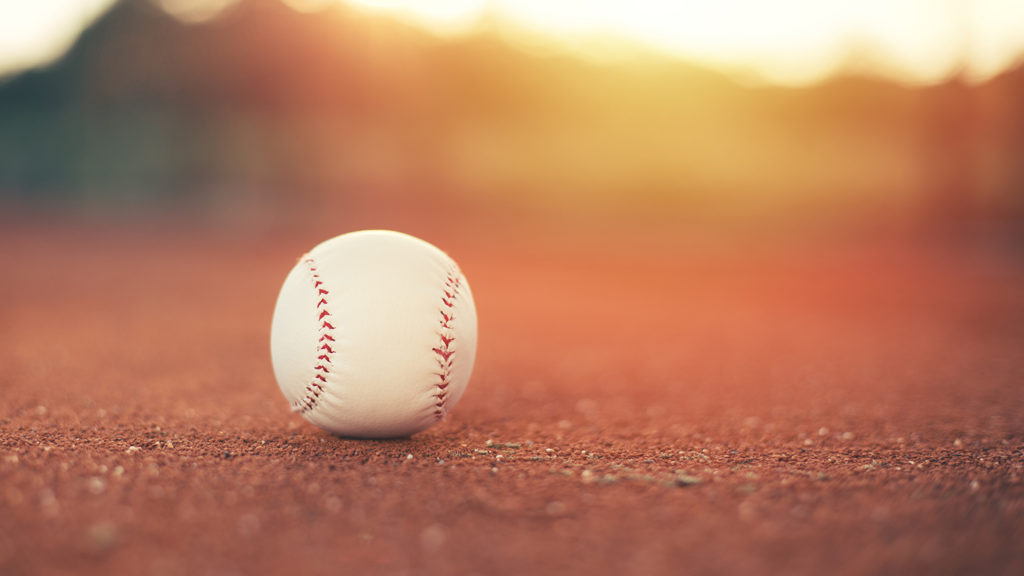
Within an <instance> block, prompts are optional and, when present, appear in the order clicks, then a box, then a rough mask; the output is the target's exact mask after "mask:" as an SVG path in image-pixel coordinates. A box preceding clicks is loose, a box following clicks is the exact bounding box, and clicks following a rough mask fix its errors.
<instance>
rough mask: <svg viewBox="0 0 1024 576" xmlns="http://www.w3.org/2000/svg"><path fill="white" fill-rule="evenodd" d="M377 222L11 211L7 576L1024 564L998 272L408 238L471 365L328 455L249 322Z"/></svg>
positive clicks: (1014, 375) (968, 254) (672, 246)
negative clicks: (452, 306)
mask: <svg viewBox="0 0 1024 576" xmlns="http://www.w3.org/2000/svg"><path fill="white" fill-rule="evenodd" d="M377 224H378V223H376V222H366V223H363V222H351V223H348V224H346V225H344V226H339V225H337V224H335V225H333V226H332V225H318V226H315V227H312V228H304V229H302V230H301V231H296V230H293V229H290V228H289V227H284V226H277V227H266V226H264V227H258V226H248V227H246V226H243V227H235V228H231V229H228V230H224V229H220V230H215V229H213V228H212V227H208V226H195V227H188V226H185V225H184V224H167V223H155V224H152V225H140V224H136V225H132V226H125V225H110V224H105V223H94V224H82V223H77V224H72V223H64V224H55V223H32V222H31V221H29V222H21V223H16V222H13V221H10V220H9V221H7V222H6V223H5V225H4V227H3V231H2V232H0V246H2V248H0V250H2V254H3V258H2V263H3V271H2V282H0V296H2V298H0V366H2V367H3V370H2V372H0V391H2V394H0V574H4V575H20V574H48V575H49V574H157V575H160V574H190V575H205V574H260V573H268V574H366V573H379V574H481V575H485V574H555V573H578V574H912V573H916V574H1007V575H1009V574H1022V573H1024V546H1022V545H1021V543H1022V542H1024V486H1022V483H1021V476H1022V474H1024V470H1022V465H1024V447H1022V446H1024V418H1022V416H1021V415H1022V414H1024V386H1022V383H1024V265H1022V260H1021V259H1020V258H1019V256H1014V255H1012V254H1000V253H999V252H997V251H993V250H989V249H981V248H978V247H971V248H967V247H963V246H961V247H958V248H955V249H954V248H953V247H951V246H950V245H943V244H938V243H897V242H891V243H882V242H877V241H876V242H873V243H872V244H870V245H868V244H867V243H864V242H860V243H841V242H839V241H837V240H836V239H835V238H833V239H832V241H831V242H829V243H828V245H827V246H826V245H822V244H813V243H811V242H804V243H781V242H776V243H773V244H771V245H766V244H763V243H761V244H759V243H755V242H753V241H750V240H749V239H748V240H747V241H739V240H735V241H729V242H725V241H720V240H718V241H711V240H707V239H701V238H696V237H691V238H687V239H684V238H681V237H677V236H673V235H671V234H661V235H659V234H657V233H654V232H648V233H645V234H644V235H643V236H639V235H636V234H629V233H627V232H623V231H620V230H603V231H596V230H590V231H587V232H584V231H580V230H577V231H570V232H564V231H563V232H561V233H558V234H554V233H545V232H543V231H540V230H531V231H529V233H527V231H526V230H524V229H521V228H520V229H517V228H515V227H506V228H500V229H491V230H486V231H485V230H484V229H483V227H476V228H470V227H465V228H464V229H458V230H447V231H445V232H443V233H441V232H438V231H437V230H431V229H430V228H429V227H427V225H423V226H419V227H418V226H416V225H413V226H409V227H406V228H404V230H405V231H407V232H410V233H413V234H416V235H419V236H421V237H424V238H425V239H427V240H430V241H432V242H434V243H435V244H437V245H439V246H440V247H442V248H443V249H445V250H447V251H448V252H449V253H450V254H451V255H452V256H453V257H454V258H455V259H456V260H458V261H459V263H460V265H461V267H462V269H463V270H464V271H465V272H466V275H467V277H468V278H469V281H470V283H471V285H472V288H473V291H474V294H475V297H476V300H477V305H478V310H479V316H480V341H479V343H480V348H479V356H478V362H477V368H476V371H475V373H474V377H473V380H472V381H471V382H470V385H469V388H468V390H467V392H466V395H465V397H464V398H463V400H462V402H461V403H460V404H459V405H458V406H457V407H456V408H455V409H454V411H453V413H452V415H451V418H450V419H449V420H448V421H447V422H445V423H443V424H441V425H439V426H436V427H434V428H432V429H430V430H428V431H426V432H424V433H422V434H419V435H416V436H414V437H412V438H411V439H405V440H391V441H355V440H346V439H340V438H335V437H332V436H330V435H328V434H326V433H324V432H322V431H320V430H318V429H317V428H315V427H313V426H311V425H309V424H308V423H306V422H305V421H304V420H302V419H301V417H299V416H296V415H294V414H292V413H290V412H289V410H288V406H287V404H286V402H285V401H284V399H283V396H282V395H281V394H280V392H279V391H278V389H277V386H276V383H275V382H274V379H273V374H272V372H271V367H270V360H269V344H268V338H269V335H268V334H269V326H270V316H271V312H272V309H273V304H274V299H275V297H276V294H277V290H278V288H279V287H280V284H281V282H282V281H283V279H284V275H285V274H286V273H287V271H288V269H289V268H290V267H291V266H292V264H293V263H294V262H295V259H296V258H297V257H298V256H300V255H301V254H302V253H303V251H304V250H306V249H308V248H310V247H311V246H313V245H314V244H315V243H317V242H319V241H320V240H323V239H325V238H327V237H329V236H332V235H334V234H338V233H341V232H345V231H349V230H351V229H354V228H356V227H364V226H366V225H377ZM485 232H486V233H485Z"/></svg>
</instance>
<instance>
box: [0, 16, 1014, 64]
mask: <svg viewBox="0 0 1024 576" xmlns="http://www.w3.org/2000/svg"><path fill="white" fill-rule="evenodd" d="M133 1H134V0H133ZM139 1H143V0H139ZM145 1H153V2H155V3H156V4H157V5H159V6H161V7H163V8H164V9H165V10H166V11H167V12H168V13H170V14H173V15H174V16H176V17H178V18H179V19H181V20H183V21H186V22H203V21H206V20H209V19H211V18H213V17H215V16H216V15H218V14H220V13H222V12H223V11H224V9H225V8H227V7H229V6H232V5H235V4H236V3H237V2H238V1H239V0H145ZM282 1H283V2H285V3H286V4H288V5H290V6H292V7H293V8H295V9H296V10H300V11H303V12H316V11H319V10H322V9H324V8H327V7H330V6H336V5H338V4H341V3H347V4H350V5H353V6H356V7H358V8H360V9H362V10H366V11H375V12H381V13H386V14H390V15H393V16H395V17H398V18H401V19H403V20H406V21H409V22H412V23H414V24H416V25H418V26H421V27H424V28H426V29H428V30H430V31H432V32H433V33H435V34H438V35H442V36H458V35H464V34H473V33H477V32H479V31H481V30H484V29H486V30H488V31H491V32H497V33H500V34H501V35H502V36H503V37H504V38H507V39H508V40H510V41H512V42H514V43H518V44H520V45H522V46H523V47H525V48H529V49H531V50H535V49H538V48H541V49H544V50H556V51H557V50H560V51H572V52H574V53H576V54H577V55H580V56H583V57H587V58H594V59H599V60H600V59H607V58H614V59H621V58H624V57H625V58H629V57H633V56H634V55H636V54H638V53H643V52H650V51H654V52H658V53H662V54H667V55H671V56H676V57H680V58H684V59H688V60H692V61H695V62H698V63H702V64H705V65H708V66H712V67H716V68H719V69H722V70H725V71H730V72H735V73H741V74H743V75H745V76H747V77H750V76H751V75H753V76H754V77H760V78H763V79H766V80H769V81H774V82H781V83H787V84H807V83H812V82H815V81H817V80H820V79H822V78H824V77H827V76H828V75H830V74H833V73H836V72H837V71H850V70H854V71H858V72H866V73H873V74H881V75H886V76H889V77H893V78H897V79H900V80H903V81H907V82H915V83H918V82H923V83H930V82H940V81H942V80H944V79H946V78H949V77H950V76H951V75H953V74H956V73H961V72H962V73H963V74H965V75H966V77H967V78H968V79H971V80H976V81H981V80H985V79H987V78H990V77H992V76H994V75H996V74H998V73H1000V72H1002V71H1004V70H1006V69H1007V68H1009V67H1011V66H1014V65H1016V64H1017V63H1019V62H1021V59H1022V55H1024V1H1021V0H860V1H859V2H848V1H846V0H818V1H811V0H718V1H717V2H697V1H693V0H673V1H664V0H590V1H584V0H431V1H423V0H282ZM113 2H114V0H46V1H40V2H13V1H11V2H0V74H2V73H5V72H10V71H15V70H17V69H20V68H25V67H29V66H32V65H38V64H39V63H43V62H46V61H49V60H52V59H53V58H56V57H57V56H59V54H60V53H61V52H62V51H63V50H64V49H66V48H67V46H68V45H69V44H70V43H71V42H72V41H73V40H74V38H75V37H76V36H77V34H78V33H79V32H80V31H81V29H82V27H83V26H85V25H86V24H87V23H88V22H89V21H90V20H91V19H93V18H95V17H96V16H97V15H98V14H99V13H101V12H102V10H104V9H106V8H108V7H109V6H110V5H111V4H112V3H113Z"/></svg>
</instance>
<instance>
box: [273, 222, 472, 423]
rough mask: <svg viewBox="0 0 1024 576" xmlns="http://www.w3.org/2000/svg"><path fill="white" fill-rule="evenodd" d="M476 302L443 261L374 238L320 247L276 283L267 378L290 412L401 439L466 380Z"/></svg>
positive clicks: (418, 246)
mask: <svg viewBox="0 0 1024 576" xmlns="http://www.w3.org/2000/svg"><path fill="white" fill-rule="evenodd" d="M476 333H477V320H476V306H475V305H474V303H473V294H472V292H470V289H469V283H468V282H467V281H466V278H465V276H463V275H462V272H461V271H460V270H459V267H458V265H456V264H455V261H454V260H452V259H451V258H450V257H448V255H447V254H445V253H444V252H442V251H441V250H439V249H438V248H436V247H435V246H433V245H432V244H430V243H428V242H425V241H423V240H420V239H418V238H415V237H413V236H409V235H408V234H402V233H400V232H392V231H386V230H364V231H360V232H352V233H349V234H343V235H341V236H337V237H335V238H332V239H330V240H327V241H325V242H323V243H321V244H319V245H318V246H316V247H315V248H313V250H311V251H310V252H309V253H308V254H306V255H304V256H302V258H300V259H299V262H298V263H297V264H296V265H295V267H294V268H292V270H291V272H290V273H289V274H288V277H287V278H286V279H285V281H284V286H282V287H281V293H280V295H279V296H278V299H277V306H276V307H275V309H274V318H273V323H272V325H271V330H270V351H271V359H272V361H273V364H274V375H275V377H276V378H277V383H278V385H279V386H280V387H281V391H282V392H283V393H284V396H285V398H286V399H287V400H288V402H289V404H290V405H291V408H292V410H293V411H295V412H298V413H300V414H302V415H303V416H304V417H305V418H306V419H307V420H309V421H310V422H312V423H314V424H316V425H317V426H319V427H321V428H323V429H325V430H328V431H330V432H333V433H335V434H338V435H341V436H350V437H361V438H390V437H400V436H408V435H410V434H415V433H416V432H419V431H421V430H425V429H426V428H428V427H430V426H431V425H433V424H435V423H437V422H439V421H440V420H443V419H444V418H445V416H446V415H447V414H448V412H449V411H450V410H451V409H452V408H454V407H455V404H457V403H458V401H459V398H461V397H462V393H463V392H464V391H465V389H466V384H467V383H468V382H469V377H470V374H471V373H472V371H473V362H474V359H475V357H476Z"/></svg>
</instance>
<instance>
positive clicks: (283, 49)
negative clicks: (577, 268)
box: [0, 0, 1024, 243]
mask: <svg viewBox="0 0 1024 576" xmlns="http://www.w3.org/2000/svg"><path fill="white" fill-rule="evenodd" d="M706 4H707V3H703V2H650V1H642V0H633V1H609V2H577V1H564V2H551V1H517V2H513V1H505V0H444V1H437V2H413V1H401V0H395V1H387V0H358V1H357V0H348V1H342V0H39V1H37V2H18V1H14V0H0V74H2V79H0V208H6V210H7V211H8V212H9V213H13V212H15V211H17V212H21V211H24V210H29V211H32V210H35V209H39V208H43V209H45V210H53V209H60V210H62V211H66V212H72V213H75V212H78V211H92V212H101V213H115V214H121V213H125V214H139V213H140V212H143V213H145V212H167V211H169V210H170V211H175V212H177V211H183V212H185V213H189V214H199V213H202V214H216V215H218V216H217V217H218V218H220V217H224V218H228V217H234V218H239V219H261V218H286V217H289V216H296V217H301V216H302V215H303V214H313V213H315V214H325V213H327V214H329V213H332V212H336V211H339V210H370V211H377V212H380V213H382V214H387V213H388V211H391V210H406V211H409V210H412V212H417V213H418V211H422V210H428V209H433V210H456V209H462V210H466V211H467V213H475V214H491V215H492V217H497V215H499V214H500V215H503V217H507V218H511V220H512V221H515V220H516V218H541V219H543V218H550V219H551V221H553V222H567V221H596V222H602V221H605V222H607V221H611V220H615V221H620V220H621V221H630V222H640V223H644V224H645V225H646V224H648V223H650V224H651V225H654V224H656V223H663V224H665V225H666V226H668V227H672V226H680V225H692V226H695V227H713V228H724V229H745V230H746V229H755V228H756V229H761V230H769V231H771V230H780V231H784V230H795V229H808V228H824V229H839V228H842V229H852V230H870V231H875V230H879V229H914V230H932V231H941V232H943V233H964V232H971V233H978V232H980V233H983V234H994V235H997V236H999V237H1001V238H1016V239H1018V240H1019V239H1020V238H1021V236H1022V235H1021V230H1022V228H1024V226H1022V225H1024V66H1022V63H1024V59H1022V56H1024V4H1022V3H1020V2H1017V1H1015V0H1006V1H1001V0H976V1H972V0H941V1H938V2H928V1H918V0H893V1H888V2H880V1H868V2H859V3H848V2H841V1H839V0H835V1H822V2H815V3H807V2H800V1H796V0H776V1H774V2H763V1H757V0H729V1H724V2H718V3H714V4H713V5H706ZM1014 242H1015V243H1016V240H1015V241H1014Z"/></svg>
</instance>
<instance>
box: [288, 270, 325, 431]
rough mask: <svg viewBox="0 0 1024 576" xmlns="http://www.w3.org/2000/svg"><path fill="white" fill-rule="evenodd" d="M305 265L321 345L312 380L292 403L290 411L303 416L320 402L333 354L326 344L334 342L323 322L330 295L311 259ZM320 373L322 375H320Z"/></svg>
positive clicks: (318, 349)
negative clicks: (312, 294) (310, 283)
mask: <svg viewBox="0 0 1024 576" xmlns="http://www.w3.org/2000/svg"><path fill="white" fill-rule="evenodd" d="M303 262H305V263H306V267H307V268H308V269H309V273H310V275H311V277H312V278H313V289H314V290H316V295H317V296H319V297H320V301H319V302H317V303H316V308H317V310H319V311H320V314H319V316H318V318H317V320H318V321H319V322H320V328H319V330H320V339H319V340H317V342H318V343H321V344H320V345H319V347H318V348H317V352H321V354H319V355H318V356H317V357H316V360H317V364H316V366H314V367H313V372H314V374H313V378H311V379H310V382H309V384H307V385H306V395H305V396H304V397H303V398H301V399H299V400H296V401H295V402H292V410H294V411H296V412H300V413H303V414H305V413H306V412H308V411H310V410H312V409H313V408H316V406H317V404H318V403H319V402H320V395H321V394H322V393H323V391H324V387H323V385H322V384H321V383H323V384H326V383H327V376H328V375H329V374H330V373H331V369H330V368H329V367H328V366H330V365H331V364H334V362H332V361H331V355H332V354H334V349H333V348H331V346H330V344H328V342H334V335H333V334H331V332H330V331H331V330H334V326H333V325H332V324H331V323H330V322H328V321H326V320H324V318H327V317H328V316H330V315H331V313H330V312H329V311H328V310H327V307H328V304H327V296H329V295H330V292H328V291H327V290H326V289H325V288H323V284H324V282H323V280H321V279H320V274H319V272H318V271H317V268H316V264H315V263H314V262H313V259H312V258H306V259H305V260H303ZM321 372H322V373H321Z"/></svg>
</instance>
